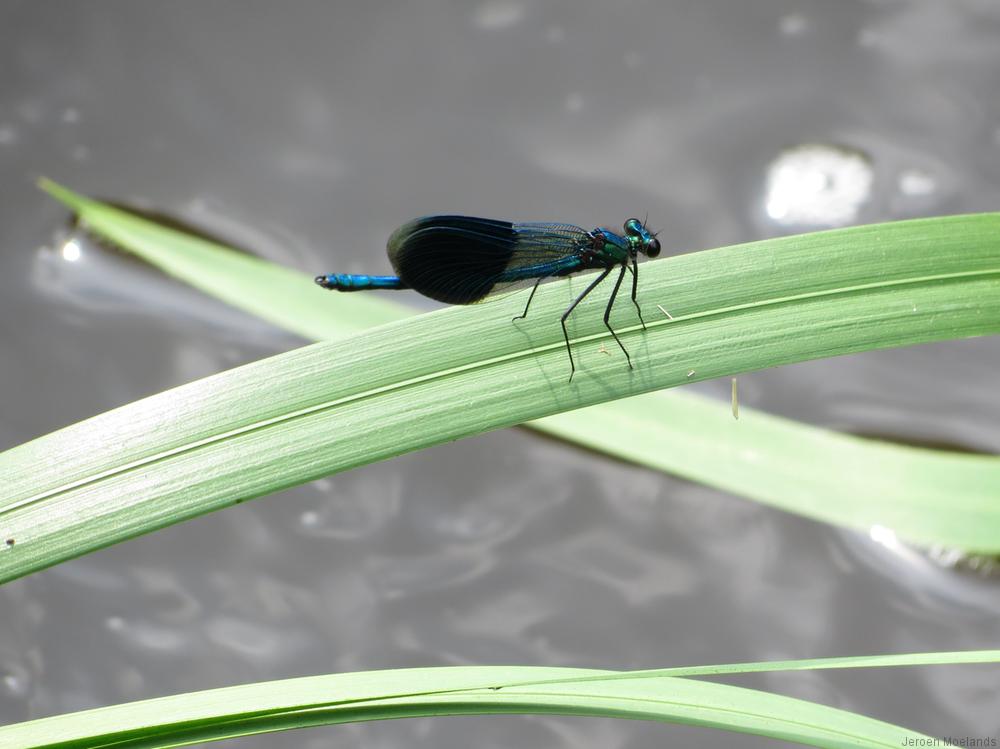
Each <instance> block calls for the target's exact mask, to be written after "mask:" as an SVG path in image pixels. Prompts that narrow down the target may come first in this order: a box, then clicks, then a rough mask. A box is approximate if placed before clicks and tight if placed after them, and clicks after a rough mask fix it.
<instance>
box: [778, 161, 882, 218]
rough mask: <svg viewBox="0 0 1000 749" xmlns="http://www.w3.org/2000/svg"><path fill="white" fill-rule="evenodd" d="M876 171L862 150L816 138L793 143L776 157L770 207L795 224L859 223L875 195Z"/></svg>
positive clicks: (779, 216) (779, 215) (780, 216)
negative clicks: (862, 211) (859, 218)
mask: <svg viewBox="0 0 1000 749" xmlns="http://www.w3.org/2000/svg"><path fill="white" fill-rule="evenodd" d="M873 181H874V172H873V170H872V164H871V160H870V159H869V158H868V156H867V155H866V154H864V153H862V152H861V151H858V150H855V149H851V148H846V147H843V146H835V145H826V144H819V143H810V144H805V145H801V146H796V147H794V148H790V149H788V150H786V151H784V152H782V153H781V154H779V155H778V157H777V158H776V159H775V160H774V161H773V162H771V165H770V167H769V168H768V172H767V188H766V194H765V210H766V211H767V215H768V216H770V217H771V219H772V220H773V221H774V222H775V223H777V224H779V225H781V226H786V227H793V228H807V227H834V226H844V225H846V224H850V223H853V222H854V221H856V220H857V218H858V213H859V211H860V210H861V208H862V207H863V206H864V205H865V204H866V203H867V202H868V201H869V200H870V198H871V193H872V182H873Z"/></svg>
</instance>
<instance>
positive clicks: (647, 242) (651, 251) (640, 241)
mask: <svg viewBox="0 0 1000 749" xmlns="http://www.w3.org/2000/svg"><path fill="white" fill-rule="evenodd" d="M625 235H626V236H627V237H628V238H629V240H630V241H631V243H632V248H633V254H635V252H641V253H642V254H643V255H646V256H647V257H656V256H657V255H659V254H660V240H659V239H657V238H656V236H655V235H653V234H650V233H649V230H648V229H646V224H645V223H644V222H642V221H640V220H639V219H637V218H630V219H629V220H628V221H626V222H625Z"/></svg>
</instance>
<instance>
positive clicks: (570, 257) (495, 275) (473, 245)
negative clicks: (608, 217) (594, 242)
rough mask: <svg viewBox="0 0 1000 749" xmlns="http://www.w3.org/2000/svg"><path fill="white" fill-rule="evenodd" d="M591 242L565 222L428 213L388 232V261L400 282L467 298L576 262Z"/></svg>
mask: <svg viewBox="0 0 1000 749" xmlns="http://www.w3.org/2000/svg"><path fill="white" fill-rule="evenodd" d="M589 243H590V237H589V235H588V234H587V232H585V231H584V230H583V229H581V228H579V227H577V226H571V225H569V224H515V223H512V222H510V221H498V220H495V219H486V218H474V217H471V216H426V217H424V218H418V219H415V220H414V221H411V222H409V223H407V224H404V225H403V226H401V227H400V228H399V229H397V230H396V231H395V232H393V234H392V236H391V237H390V238H389V243H388V252H389V261H390V262H391V263H392V267H393V268H394V269H395V271H396V274H397V275H398V276H399V277H400V279H401V280H402V281H403V283H404V284H405V285H407V286H409V287H411V288H413V289H414V290H416V291H419V292H420V293H421V294H423V295H424V296H427V297H430V298H431V299H437V300H438V301H441V302H446V303H448V304H471V303H473V302H478V301H479V300H481V299H483V298H484V297H485V296H487V295H488V294H490V293H492V292H494V291H498V290H500V289H501V288H507V287H510V286H511V285H514V284H517V283H520V282H523V281H525V280H528V279H534V278H537V277H539V276H546V275H558V274H559V273H560V271H561V272H563V273H565V272H568V271H569V270H570V269H572V268H575V267H576V266H575V264H576V256H577V251H578V250H579V249H581V248H583V247H586V246H587V245H589Z"/></svg>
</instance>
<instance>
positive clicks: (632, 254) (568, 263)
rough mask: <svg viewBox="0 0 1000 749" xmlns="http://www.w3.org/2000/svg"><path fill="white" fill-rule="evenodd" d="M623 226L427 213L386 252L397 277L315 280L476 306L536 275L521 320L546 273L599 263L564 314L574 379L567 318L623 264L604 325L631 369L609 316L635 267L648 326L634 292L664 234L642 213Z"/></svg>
mask: <svg viewBox="0 0 1000 749" xmlns="http://www.w3.org/2000/svg"><path fill="white" fill-rule="evenodd" d="M623 228H624V234H616V233H615V232H613V231H611V230H610V229H605V228H603V227H600V226H599V227H597V228H596V229H593V230H591V231H586V230H585V229H581V228H580V227H579V226H573V225H571V224H549V223H527V224H517V223H511V222H510V221H497V220H494V219H488V218H473V217H471V216H426V217H424V218H418V219H415V220H413V221H411V222H409V223H408V224H404V225H403V226H401V227H400V228H398V229H397V230H396V231H395V232H393V234H392V236H391V237H389V243H388V246H387V250H388V253H389V262H390V263H392V267H393V269H394V270H395V271H396V275H395V276H365V275H351V274H343V273H331V274H329V275H326V276H317V277H316V283H318V284H319V285H320V286H322V287H323V288H324V289H336V290H337V291H365V290H368V289H413V290H415V291H418V292H420V293H421V294H423V295H424V296H427V297H430V298H431V299H436V300H438V301H439V302H446V303H448V304H474V303H475V302H478V301H481V300H482V299H484V298H486V297H487V296H489V295H491V294H495V293H497V292H499V291H502V290H504V289H508V288H510V287H511V286H513V285H515V284H518V283H524V282H526V281H531V280H532V279H534V281H535V285H534V286H533V287H532V289H531V294H530V295H529V296H528V302H527V304H526V305H525V306H524V312H522V313H521V314H520V315H518V316H517V317H515V318H514V320H518V319H523V318H524V317H527V315H528V308H529V307H530V306H531V300H532V299H534V297H535V291H537V290H538V285H539V284H540V283H541V282H542V281H544V280H545V279H547V278H558V277H560V276H568V275H570V274H572V273H578V272H579V271H582V270H588V269H594V268H599V269H601V272H600V273H599V274H598V275H597V277H596V278H594V280H593V281H591V283H590V284H589V285H588V286H587V288H585V289H584V290H583V292H582V293H581V294H580V295H579V296H577V297H576V299H574V300H573V303H572V304H570V305H569V307H567V308H566V311H565V312H564V313H563V315H562V318H561V319H560V322H561V324H562V330H563V338H564V339H565V340H566V353H567V354H569V366H570V374H569V378H570V380H572V379H573V374H574V373H575V372H576V364H575V362H574V361H573V351H572V349H571V347H570V345H569V333H568V332H567V331H566V318H568V317H569V315H570V313H572V312H573V310H574V309H575V308H576V306H577V305H578V304H579V303H580V302H581V301H583V299H584V297H586V296H587V295H588V294H589V293H590V292H592V291H593V290H594V289H595V288H597V286H598V284H600V283H601V281H603V280H604V279H605V278H607V277H608V276H609V275H610V274H611V271H613V270H614V269H615V268H616V267H619V266H620V270H619V272H618V278H617V280H616V281H615V287H614V290H613V291H612V292H611V297H610V298H609V299H608V306H607V307H606V308H605V310H604V325H605V327H607V329H608V330H609V331H610V332H611V335H612V336H614V339H615V341H616V342H617V343H618V346H619V347H620V348H621V350H622V352H623V353H624V354H625V359H626V361H627V362H628V366H629V368H630V369H631V368H632V357H631V356H629V353H628V351H627V350H626V349H625V346H624V344H623V343H622V342H621V339H619V338H618V334H617V333H616V332H615V331H614V328H612V327H611V323H610V321H609V320H610V317H611V308H612V306H613V305H614V303H615V297H616V296H617V295H618V290H619V289H620V288H621V285H622V281H623V280H624V279H625V272H626V271H629V272H631V273H632V303H633V304H634V305H635V308H636V311H637V312H638V313H639V322H640V323H642V327H643V329H645V328H646V323H645V321H644V320H643V319H642V310H641V309H640V307H639V302H638V301H636V298H635V297H636V290H637V289H638V284H639V264H638V256H639V255H646V256H647V257H656V256H657V255H659V254H660V240H658V239H657V238H656V235H655V234H652V233H650V232H649V231H648V230H647V229H646V225H645V223H644V222H642V221H640V220H639V219H637V218H630V219H629V220H628V221H626V222H625V225H624V227H623Z"/></svg>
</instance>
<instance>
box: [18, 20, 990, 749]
mask: <svg viewBox="0 0 1000 749" xmlns="http://www.w3.org/2000/svg"><path fill="white" fill-rule="evenodd" d="M40 175H46V176H49V177H51V178H53V179H56V180H58V181H61V182H63V183H65V184H67V185H69V186H71V187H73V188H75V189H78V190H80V191H83V192H86V193H88V194H92V195H97V196H102V197H107V198H113V199H116V200H124V201H131V202H133V203H139V204H142V205H146V206H149V207H151V208H155V209H157V210H161V211H165V212H168V213H171V214H174V215H176V216H179V217H181V218H183V219H185V220H187V221H190V222H193V223H196V224H198V225H199V226H202V227H205V228H206V229H208V230H211V231H213V232H215V233H217V234H222V235H224V236H226V237H227V238H229V239H230V240H231V241H233V242H235V243H237V244H242V245H244V246H247V247H249V248H251V249H252V250H253V251H255V252H257V253H259V254H260V255H262V256H263V257H266V258H268V259H269V260H272V261H274V262H278V263H283V264H286V265H289V266H291V267H294V268H297V269H299V270H301V271H303V272H307V273H310V274H315V273H320V272H330V271H338V272H363V271H372V272H377V273H378V272H386V271H388V263H387V261H386V258H385V255H384V251H383V248H384V243H385V239H386V237H387V236H388V235H389V233H390V232H391V231H392V229H393V228H394V227H396V226H397V225H399V224H400V223H402V222H404V221H405V220H407V219H409V218H412V217H414V216H417V215H421V214H426V213H442V212H450V213H469V214H473V215H477V214H481V215H494V216H497V217H501V218H512V219H517V220H559V221H566V222H572V223H577V224H581V225H584V226H588V227H589V226H593V225H596V224H603V225H608V226H612V227H615V226H620V224H621V222H622V221H624V220H625V219H626V218H628V217H629V216H632V215H638V216H640V217H642V216H644V215H645V214H646V213H647V212H648V215H649V222H650V224H651V225H652V226H653V227H654V228H656V229H662V234H661V235H660V238H661V241H663V244H664V249H665V253H671V254H672V253H678V252H686V251H692V250H696V249H700V248H706V247H712V246H717V245H722V244H729V243H736V242H742V241H748V240H753V239H759V238H762V237H767V236H775V235H778V234H783V233H794V232H799V231H806V230H810V229H814V228H822V227H825V226H837V225H845V224H850V223H865V222H871V221H879V220H888V219H894V218H908V217H914V216H925V215H937V214H947V213H959V212H968V211H982V210H997V209H998V208H1000V3H996V2H994V1H993V0H953V1H952V2H948V3H942V2H937V1H935V0H881V1H876V0H869V1H861V0H841V1H840V2H821V1H820V0H801V1H799V2H796V1H794V0H757V1H755V2H739V1H738V0H685V1H681V0H673V1H671V2H652V0H647V1H646V2H610V0H608V1H605V2H597V1H596V0H583V1H582V2H568V0H564V1H562V2H541V3H531V2H521V1H519V0H486V2H472V3H461V2H454V1H453V2H446V1H443V0H427V1H421V2H411V3H406V2H388V1H385V2H383V1H379V2H370V3H336V2H330V3H322V2H288V3H266V2H234V1H231V0H216V1H215V2H212V3H203V2H193V1H191V0H182V1H180V2H170V3H152V2H133V1H126V0H116V1H114V2H110V1H107V0H91V1H90V2H86V3H82V2H70V1H69V0H58V1H56V0H50V1H47V0H39V1H37V2H30V1H28V0H25V1H23V2H22V1H18V0H0V393H2V406H0V448H6V447H11V446H14V445H17V444H20V443H22V442H25V441H27V440H29V439H32V438H34V437H36V436H39V435H42V434H45V433H47V432H50V431H52V430H54V429H58V428H59V427H62V426H65V425H67V424H70V423H73V422H75V421H78V420H80V419H84V418H86V417H88V416H91V415H94V414H97V413H101V412H103V411H106V410H108V409H111V408H114V407H116V406H119V405H122V404H125V403H128V402H130V401H133V400H135V399H137V398H140V397H142V396H145V395H149V394H152V393H156V392H159V391H161V390H164V389H166V388H169V387H172V386H175V385H178V384H181V383H185V382H189V381H191V380H193V379H196V378H199V377H203V376H206V375H209V374H212V373H214V372H218V371H220V370H223V369H227V368H230V367H233V366H236V365H239V364H242V363H245V362H250V361H253V360H256V359H258V358H261V357H265V356H268V355H270V354H273V353H277V352H280V351H285V350H289V349H291V348H293V347H296V346H299V345H301V344H302V343H303V341H301V340H299V339H297V338H295V337H294V336H292V335H289V334H287V333H283V332H281V331H276V330H274V329H272V328H270V327H268V326H267V325H266V324H264V323H262V322H260V321H257V320H255V319H252V318H250V317H248V316H246V315H244V314H243V313H240V312H238V311H234V310H232V309H230V308H228V307H226V306H225V305H223V304H222V303H220V302H216V301H214V300H211V299H208V298H205V297H203V296H202V295H200V294H199V293H197V292H195V291H192V290H191V289H189V288H186V287H184V286H182V285H181V284H179V283H177V282H174V281H172V280H170V279H169V278H166V277H164V276H162V275H160V274H158V273H156V272H155V271H152V270H150V269H148V268H146V267H144V266H143V265H141V264H140V263H138V262H136V261H134V260H131V259H129V258H127V257H124V256H122V255H120V254H117V253H114V252H109V251H107V250H104V249H102V248H100V247H97V246H95V245H92V244H88V243H83V244H82V245H78V246H76V247H75V248H74V247H70V248H69V249H67V247H66V245H65V244H61V238H63V237H64V234H62V233H61V227H63V225H64V223H65V219H66V214H65V211H64V210H63V209H62V208H61V207H60V206H59V205H57V204H55V203H54V202H53V201H52V200H51V199H49V198H47V197H46V196H45V195H43V194H41V193H40V192H39V191H38V190H37V189H36V188H35V187H34V181H35V179H36V178H37V177H38V176H40ZM318 293H319V292H318ZM397 298H405V299H406V300H407V301H408V302H412V303H413V304H414V305H418V306H422V307H424V308H430V307H431V306H432V303H430V302H429V301H427V300H424V299H421V298H419V297H416V296H411V295H410V294H409V293H408V292H406V293H402V294H401V295H400V296H399V297H397ZM589 312H592V310H591V311H588V313H589ZM499 314H507V312H505V311H504V312H500V313H499ZM553 324H555V321H553ZM623 366H624V363H623ZM998 367H1000V342H998V340H997V339H996V338H983V339H975V340H966V341H958V342H948V343H942V344H938V345H932V346H922V347H916V348H910V349H904V350H898V351H883V352H875V353H868V354H864V355H859V356H851V357H844V358H840V359H835V360H825V361H817V362H811V363H807V364H801V365H796V366H787V367H782V368H780V369H774V370H769V371H765V372H759V373H755V374H751V375H744V376H742V377H741V378H740V393H741V402H742V404H743V405H744V406H745V407H755V408H759V409H762V410H765V411H768V412H771V413H776V414H781V415H784V416H788V417H790V418H793V419H797V420H800V421H803V422H807V423H811V424H816V425H821V426H826V427H830V428H833V429H838V430H844V431H849V432H858V433H864V434H878V435H885V436H890V437H895V438H899V439H903V440H909V441H916V442H924V443H935V444H945V445H953V446H956V447H959V448H963V449H971V450H977V451H984V452H990V453H998V452H1000V397H998V393H1000V390H998V377H997V372H998ZM696 389H698V390H700V391H702V392H705V393H709V394H712V395H715V396H716V397H718V398H720V399H727V398H728V393H729V383H728V381H725V382H711V383H703V384H701V385H699V386H696ZM733 428H734V429H738V428H739V422H734V424H733ZM38 470H39V472H43V471H44V470H45V466H44V465H39V466H38ZM0 491H2V477H0ZM998 501H1000V498H998ZM998 643H1000V579H997V578H996V577H989V576H984V575H980V574H975V573H970V572H968V571H959V570H955V569H949V568H947V567H942V566H941V565H939V564H937V563H934V562H932V561H929V560H928V559H926V558H925V557H923V556H921V555H920V554H917V553H915V552H913V551H911V550H908V549H905V548H900V547H899V546H898V545H896V544H894V543H893V542H892V538H891V536H888V537H887V536H886V534H885V533H884V532H880V533H872V534H864V533H853V532H846V531H841V530H838V529H836V528H833V527H829V526H826V525H821V524H818V523H814V522H810V521H806V520H803V519H800V518H798V517H795V516H792V515H788V514H785V513H782V512H778V511H775V510H772V509H769V508H765V507H762V506H760V505H758V504H755V503H752V502H749V501H747V500H744V499H742V498H740V497H737V496H733V495H728V494H724V493H721V492H718V491H715V490H713V489H708V488H705V487H702V486H699V485H696V484H692V483H688V482H686V481H682V480H679V479H676V478H673V477H671V476H666V475H662V474H660V473H657V472H654V471H650V470H645V469H643V468H638V467H635V466H631V465H628V464H625V463H622V462H619V461H616V460H612V459H609V458H605V457H602V456H600V455H598V454H594V453H590V452H586V451H583V450H580V449H578V448H576V447H573V446H570V445H566V444H563V443H561V442H558V441H554V440H550V439H546V438H544V437H541V436H539V435H537V434H535V433H532V432H529V431H527V430H523V429H510V430H506V431H502V432H497V433H493V434H487V435H483V436H480V437H477V438H474V439H468V440H464V441H461V442H457V443H454V444H449V445H444V446H441V447H437V448H434V449H430V450H426V451H423V452H420V453H416V454H411V455H406V456H404V457H401V458H398V459H395V460H392V461H389V462H386V463H382V464H378V465H372V466H368V467H366V468H362V469H358V470H355V471H351V472H349V473H345V474H342V475H338V476H334V477H331V478H329V479H326V480H323V481H319V482H316V483H313V484H310V485H308V486H302V487H298V488H296V489H293V490H290V491H287V492H283V493H281V494H279V495H274V496H270V497H266V498H263V499H261V500H258V501H255V502H250V503H247V504H243V505H241V506H238V507H234V508H232V509H228V510H225V511H223V512H219V513H215V514H213V515H210V516H206V517H203V518H200V519H197V520H195V521H192V522H188V523H184V524H182V525H179V526H175V527H172V528H168V529H166V530H162V531H160V532H157V533H154V534H151V535H148V536H145V537H143V538H140V539H137V540H134V541H131V542H129V543H125V544H122V545H119V546H116V547H113V548H109V549H107V550H104V551H101V552H99V553H95V554H91V555H89V556H86V557H84V558H81V559H78V560H75V561H72V562H69V563H65V564H62V565H59V566H58V567H55V568H53V569H50V570H47V571H44V572H41V573H38V574H35V575H31V576H29V577H27V578H25V579H22V580H18V581H16V582H13V583H9V584H7V585H5V586H3V587H2V588H0V721H2V722H4V723H6V722H13V721H21V720H27V719H30V718H35V717H41V716H46V715H52V714H55V713H60V712H65V711H72V710H79V709H84V708H91V707H98V706H102V705H108V704H114V703H119V702H124V701H130V700H137V699H143V698H150V697H156V696H161V695H166V694H171V693H176V692H184V691H191V690H198V689H205V688H210V687H221V686H227V685H232V684H238V683H243V682H249V681H259V680H267V679H278V678H285V677H292V676H299V675H308V674H317V673H327V672H338V671H352V670H364V669H377V668H395V667H408V666H426V665H451V664H477V665H478V664H544V665H561V666H584V667H607V668H621V669H627V668H649V667H655V666H666V665H680V664H693V663H712V662H731V661H742V660H763V659H779V658H782V659H783V658H805V657H819V656H832V655H852V654H867V653H883V652H908V651H922V650H959V649H971V648H994V647H997V646H998ZM734 683H740V684H745V685H750V686H754V687H760V688H766V689H772V690H774V691H777V692H780V693H783V694H788V695H793V696H796V697H801V698H804V699H810V700H816V701H819V702H823V703H826V704H829V705H833V706H836V707H840V708H845V709H848V710H856V711H860V712H863V713H865V714H868V715H872V716H875V717H877V718H880V719H883V720H887V721H891V722H894V723H900V724H904V725H906V726H908V727H911V728H913V729H916V730H920V731H923V732H925V733H928V734H930V735H932V736H951V737H970V738H980V739H983V738H989V737H997V736H998V735H1000V669H997V668H995V667H991V666H968V667H937V668H914V669H901V670H881V671H867V670H866V671H846V672H835V671H828V672H811V673H810V672H803V673H793V674H773V675H759V676H756V677H752V678H750V677H747V678H743V679H740V680H737V681H734ZM773 745H775V742H771V741H767V740H764V739H758V738H754V737H747V736H738V735H735V734H720V733H718V732H714V731H710V730H708V729H697V728H689V727H677V726H664V725H657V724H647V723H637V722H624V721H613V720H603V719H593V718H589V719H583V718H561V717H550V716H543V717H537V716H535V717H518V716H510V717H505V716H499V717H463V718H440V719H420V720H410V721H395V722H387V723H380V724H370V725H358V726H342V727H328V728H319V729H311V730H307V731H299V732H292V733H286V734H278V735H271V736H263V737H255V738H250V739H244V740H238V741H233V742H231V743H229V744H227V746H234V747H240V749H246V748H253V749H258V748H262V747H279V746H280V747H294V748H297V749H299V748H300V749H307V748H308V749H318V748H319V747H365V748H366V749H371V748H373V747H411V748H412V747H428V748H431V747H433V748H434V749H443V748H447V747H456V748H458V747H463V748H464V747H469V746H476V747H574V748H577V747H579V748H582V747H594V748H595V749H596V748H597V747H602V749H603V748H605V747H621V748H623V749H624V748H632V747H660V746H689V747H718V746H740V747H746V746H750V747H755V746H773Z"/></svg>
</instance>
